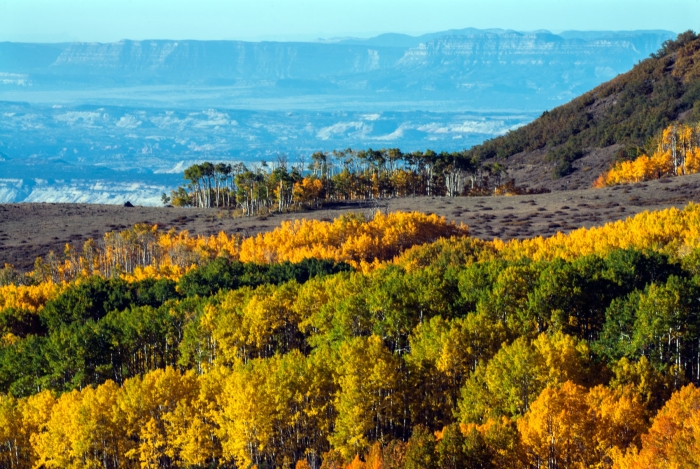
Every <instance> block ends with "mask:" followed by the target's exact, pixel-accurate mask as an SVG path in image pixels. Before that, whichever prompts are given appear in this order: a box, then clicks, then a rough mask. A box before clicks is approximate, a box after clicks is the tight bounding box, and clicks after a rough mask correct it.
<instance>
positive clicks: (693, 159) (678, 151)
mask: <svg viewBox="0 0 700 469" xmlns="http://www.w3.org/2000/svg"><path fill="white" fill-rule="evenodd" d="M698 171H700V125H696V126H690V125H679V124H673V125H671V126H669V127H667V128H666V129H664V130H663V132H662V134H661V140H660V142H659V146H658V148H657V149H656V151H655V152H654V154H653V155H651V156H647V155H641V156H639V157H637V158H636V159H635V160H633V161H621V162H618V163H617V164H615V166H613V167H612V168H611V169H610V170H609V171H608V172H606V173H604V174H601V175H600V177H599V178H598V179H596V181H595V183H594V187H598V188H600V187H607V186H614V185H617V184H630V183H634V182H641V181H648V180H650V179H658V178H660V177H662V176H665V175H669V176H682V175H685V174H695V173H697V172H698Z"/></svg>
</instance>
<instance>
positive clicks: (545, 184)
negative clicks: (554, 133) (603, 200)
mask: <svg viewBox="0 0 700 469" xmlns="http://www.w3.org/2000/svg"><path fill="white" fill-rule="evenodd" d="M620 148H622V147H621V146H620V145H611V146H609V147H605V148H588V149H586V150H585V152H584V155H583V157H582V158H580V159H578V160H576V161H574V162H573V163H572V167H573V171H572V172H571V174H569V175H567V176H564V177H562V178H559V179H552V172H553V170H554V166H555V163H550V162H547V151H546V150H544V149H540V150H535V151H531V152H522V153H517V154H515V155H513V156H511V157H510V158H508V160H507V161H506V166H507V167H508V177H509V178H514V179H515V183H516V185H518V186H520V185H523V184H524V183H527V184H528V186H529V187H530V188H533V189H535V188H545V189H549V190H551V191H570V190H581V189H588V188H590V187H591V186H592V185H593V181H595V180H596V179H597V178H598V176H600V175H601V174H602V173H603V172H604V171H607V170H608V168H609V167H610V162H611V161H613V160H614V159H615V154H616V153H617V152H618V150H620Z"/></svg>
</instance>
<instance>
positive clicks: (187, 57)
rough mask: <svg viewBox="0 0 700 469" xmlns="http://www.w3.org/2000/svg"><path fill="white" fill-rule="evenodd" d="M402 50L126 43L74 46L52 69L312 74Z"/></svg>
mask: <svg viewBox="0 0 700 469" xmlns="http://www.w3.org/2000/svg"><path fill="white" fill-rule="evenodd" d="M402 52H403V51H402V50H400V49H396V48H368V47H365V46H351V45H340V44H316V43H281V42H260V43H252V42H240V41H207V42H200V41H120V42H117V43H113V44H84V43H79V44H70V45H68V46H67V47H66V48H65V49H64V50H63V51H62V52H61V54H60V55H59V56H58V57H57V58H56V60H55V61H53V62H52V63H51V64H50V65H49V66H48V69H49V70H50V71H51V72H52V73H57V74H61V73H76V72H78V71H80V72H88V73H91V74H94V75H100V74H112V73H117V72H118V73H128V74H135V75H143V76H159V75H163V76H166V75H167V76H169V77H170V79H172V80H177V79H189V78H192V77H197V76H199V77H202V76H206V77H217V78H235V79H246V80H250V79H267V80H276V79H285V78H297V79H299V78H312V77H318V76H328V75H342V74H353V73H363V72H370V71H372V70H376V69H379V68H383V67H384V68H386V67H390V66H391V65H393V64H394V63H395V62H396V60H397V59H398V58H399V57H400V56H401V54H402Z"/></svg>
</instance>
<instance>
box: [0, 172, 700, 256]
mask: <svg viewBox="0 0 700 469" xmlns="http://www.w3.org/2000/svg"><path fill="white" fill-rule="evenodd" d="M699 200H700V174H697V175H692V176H684V177H678V178H669V179H662V180H658V181H650V182H645V183H640V184H634V185H629V186H616V187H611V188H606V189H586V190H568V191H558V192H552V193H550V194H541V195H525V196H514V197H457V198H453V199H449V198H444V197H415V198H413V197H409V198H400V199H385V200H377V201H374V202H370V203H368V202H345V203H338V204H334V205H329V206H327V207H324V208H323V209H320V210H314V211H308V212H303V213H290V214H275V215H270V216H268V217H266V218H258V217H253V218H235V219H232V218H231V217H230V216H228V214H227V213H226V212H223V211H219V210H213V209H212V210H203V209H194V208H161V207H133V208H125V207H122V206H115V205H86V204H31V203H27V204H6V205H0V266H1V265H3V264H4V263H9V264H13V265H14V266H15V267H17V268H18V269H21V270H30V269H31V268H32V266H33V264H34V260H35V259H36V257H38V256H45V255H46V254H47V253H48V252H49V251H54V252H55V253H57V254H61V253H62V252H63V249H64V247H65V245H66V243H72V244H74V245H78V246H80V245H82V243H83V242H84V241H85V240H87V239H88V238H93V239H94V238H100V237H102V235H103V234H104V233H105V232H107V231H110V230H120V229H124V228H127V227H130V226H132V225H134V224H136V223H144V222H147V223H155V224H157V225H159V227H161V228H162V229H170V228H174V229H176V230H188V231H189V232H190V233H192V234H195V235H197V234H201V235H211V234H216V233H218V232H220V231H224V232H226V233H238V234H242V235H245V236H250V235H254V234H256V233H260V232H264V231H269V230H271V229H273V228H274V227H276V226H278V225H279V224H280V223H281V222H282V221H283V220H291V219H296V218H307V219H317V220H332V219H333V218H335V217H337V216H339V215H342V214H347V213H350V212H361V213H364V214H366V215H368V216H370V215H371V214H372V213H373V212H374V211H375V210H381V211H383V212H385V211H386V212H389V211H397V210H403V211H413V210H417V211H421V212H425V213H428V212H430V213H436V214H438V215H441V216H444V217H446V218H447V219H448V220H454V221H455V222H457V223H465V224H467V225H469V227H470V230H471V233H472V235H474V236H476V237H479V238H482V239H493V238H500V239H513V238H518V239H522V238H529V237H532V236H538V235H541V236H551V235H553V234H555V233H557V232H558V231H561V232H569V231H572V230H574V229H576V228H580V227H591V226H596V225H601V224H604V223H607V222H609V221H614V220H620V219H624V218H627V217H629V216H632V215H635V214H637V213H640V212H643V211H645V210H659V209H663V208H667V207H672V206H675V207H679V208H680V207H682V206H684V205H685V204H686V203H688V202H690V201H699Z"/></svg>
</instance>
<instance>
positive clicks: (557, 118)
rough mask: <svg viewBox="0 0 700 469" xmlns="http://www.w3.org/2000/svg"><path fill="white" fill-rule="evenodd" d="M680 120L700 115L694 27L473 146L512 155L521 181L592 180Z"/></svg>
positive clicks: (475, 152)
mask: <svg viewBox="0 0 700 469" xmlns="http://www.w3.org/2000/svg"><path fill="white" fill-rule="evenodd" d="M676 120H681V121H686V120H692V121H697V120H700V36H698V35H697V34H695V33H694V32H692V31H688V32H685V33H683V34H681V35H679V36H678V38H677V39H676V40H675V41H668V42H666V43H664V45H663V47H662V48H661V50H659V52H658V53H656V54H653V55H652V56H651V57H650V58H648V59H646V60H644V61H642V62H640V63H638V64H637V65H636V66H635V67H634V68H633V69H632V70H630V71H629V72H627V73H625V74H622V75H619V76H618V77H616V78H614V79H613V80H610V81H609V82H606V83H604V84H602V85H600V86H598V87H597V88H595V89H593V90H591V91H590V92H588V93H586V94H584V95H582V96H580V97H578V98H576V99H574V100H573V101H571V102H569V103H567V104H565V105H563V106H560V107H558V108H555V109H553V110H552V111H549V112H544V113H543V114H542V116H540V117H539V118H537V119H536V120H534V121H533V122H531V123H530V124H528V125H526V126H523V127H521V128H519V129H517V130H515V131H512V132H509V133H508V134H506V135H504V136H502V137H498V138H495V139H492V140H488V141H486V142H484V143H483V144H481V145H478V146H476V147H474V148H472V149H471V150H469V154H470V155H471V156H472V157H474V158H477V159H479V160H481V161H500V162H505V163H506V165H507V166H508V169H509V175H510V176H511V177H514V178H515V179H516V181H517V182H518V184H528V185H529V186H531V187H546V188H549V189H553V190H566V189H576V188H587V187H590V186H591V184H592V182H593V180H595V178H596V177H597V176H598V175H599V174H600V173H601V172H602V171H603V170H605V169H606V168H607V167H608V166H609V165H610V164H611V163H612V162H613V161H614V160H615V159H616V158H631V157H634V156H636V154H637V152H638V151H641V150H642V149H643V148H644V147H650V146H653V139H654V138H655V136H657V135H658V134H659V132H660V131H661V130H662V129H663V128H664V127H666V126H667V125H668V124H669V123H671V122H673V121H676Z"/></svg>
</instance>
